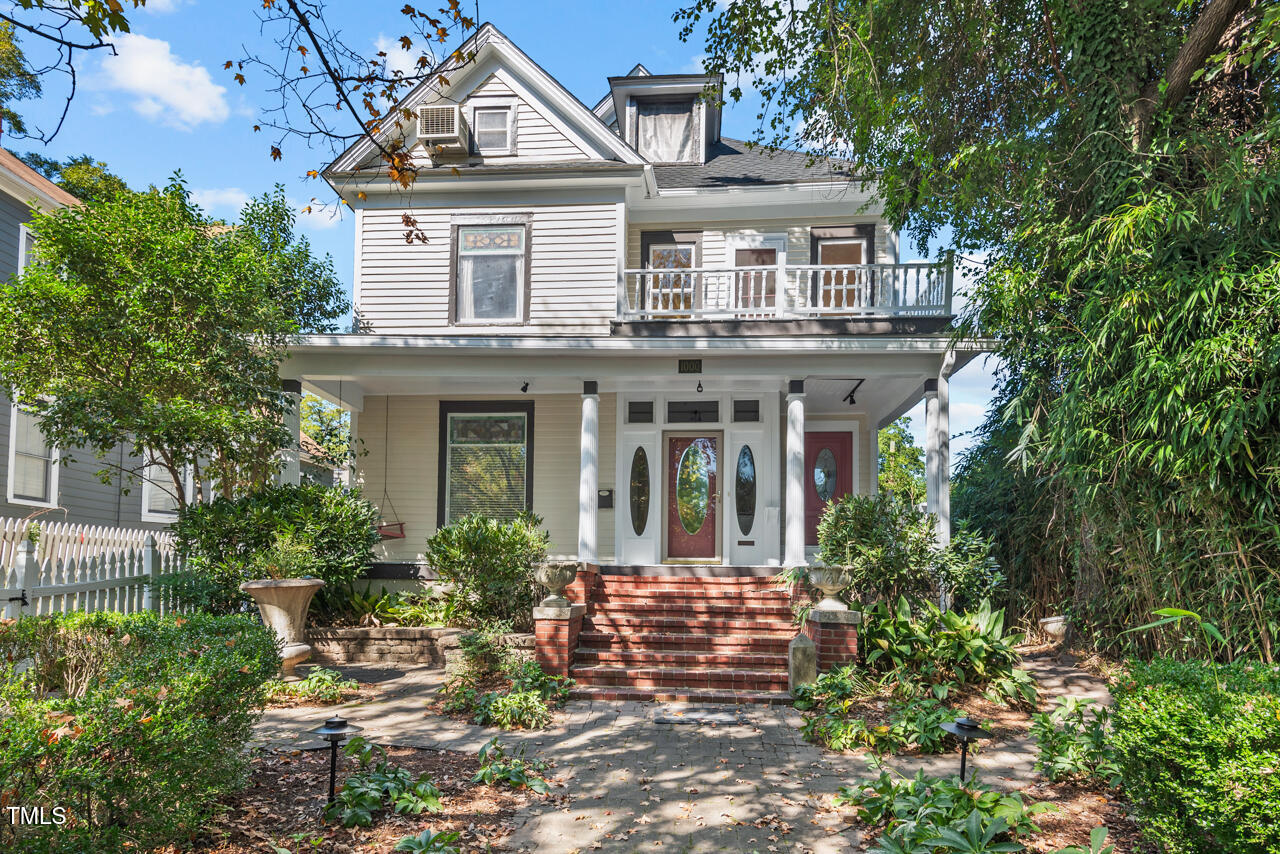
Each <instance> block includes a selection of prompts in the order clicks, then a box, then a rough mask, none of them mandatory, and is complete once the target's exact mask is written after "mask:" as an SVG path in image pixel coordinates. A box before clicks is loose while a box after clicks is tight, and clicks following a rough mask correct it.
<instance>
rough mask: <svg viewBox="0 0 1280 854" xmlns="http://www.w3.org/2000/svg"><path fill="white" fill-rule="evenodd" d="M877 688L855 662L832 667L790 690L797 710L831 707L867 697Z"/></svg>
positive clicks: (804, 710)
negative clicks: (814, 678) (808, 681)
mask: <svg viewBox="0 0 1280 854" xmlns="http://www.w3.org/2000/svg"><path fill="white" fill-rule="evenodd" d="M878 690H879V686H878V685H876V684H875V683H874V682H872V681H871V680H870V679H868V678H867V676H866V675H865V674H864V673H863V672H862V671H861V670H860V669H859V668H858V666H857V665H856V664H846V665H844V666H843V667H833V668H831V669H830V670H828V671H827V672H825V673H822V674H820V675H819V676H818V678H817V679H816V680H814V681H813V682H810V683H809V684H807V685H797V686H796V688H795V690H794V691H792V692H791V695H792V697H794V698H795V708H796V710H797V711H801V712H806V711H809V710H810V709H813V708H821V707H832V706H835V705H837V704H838V703H840V702H841V701H844V700H853V699H858V698H861V697H869V696H871V695H872V694H875V693H876V692H877V691H878Z"/></svg>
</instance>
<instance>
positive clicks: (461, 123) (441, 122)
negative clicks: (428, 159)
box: [418, 104, 471, 155]
mask: <svg viewBox="0 0 1280 854" xmlns="http://www.w3.org/2000/svg"><path fill="white" fill-rule="evenodd" d="M418 141H419V142H421V143H422V144H423V145H425V146H426V147H427V150H428V151H429V152H430V153H431V154H433V155H434V154H436V153H437V152H448V153H451V154H466V153H467V152H469V151H470V150H471V129H470V128H468V127H467V119H466V116H464V115H463V113H462V108H461V107H459V106H457V105H456V104H449V105H446V106H434V107H419V108H418Z"/></svg>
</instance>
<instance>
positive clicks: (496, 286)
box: [457, 225, 528, 323]
mask: <svg viewBox="0 0 1280 854" xmlns="http://www.w3.org/2000/svg"><path fill="white" fill-rule="evenodd" d="M525 232H526V229H525V226H524V225H492V226H465V227H460V228H459V229H458V289H457V318H458V321H459V322H460V323H468V322H470V323H477V322H495V321H496V322H519V321H521V320H523V313H524V301H525V288H526V287H527V284H528V283H527V275H528V270H526V269H525V241H526V240H527V235H526V233H525Z"/></svg>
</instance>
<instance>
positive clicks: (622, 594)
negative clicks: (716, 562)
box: [570, 567, 796, 704]
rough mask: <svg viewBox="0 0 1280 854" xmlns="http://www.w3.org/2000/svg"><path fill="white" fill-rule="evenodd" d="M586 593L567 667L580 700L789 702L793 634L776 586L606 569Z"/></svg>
mask: <svg viewBox="0 0 1280 854" xmlns="http://www.w3.org/2000/svg"><path fill="white" fill-rule="evenodd" d="M650 571H662V569H661V568H657V567H654V568H651V570H650ZM666 571H670V568H669V567H668V568H666ZM583 593H585V594H586V596H585V597H584V598H586V599H587V616H586V619H585V620H584V622H583V624H582V632H581V634H579V636H578V646H577V649H576V650H575V651H574V656H573V661H572V666H571V667H570V675H571V676H572V677H573V678H574V679H575V680H577V688H576V689H575V691H574V695H575V696H576V697H579V698H584V699H586V698H590V699H608V700H663V701H687V702H739V703H744V702H745V703H775V704H776V703H789V702H791V697H790V695H789V694H788V693H787V644H788V643H790V641H791V639H792V638H793V637H795V635H796V628H795V626H794V625H793V624H792V622H791V606H790V599H789V597H788V595H787V593H786V592H785V591H782V590H780V589H778V588H777V587H776V585H774V583H773V580H772V578H771V577H770V576H768V575H747V576H732V577H715V576H712V577H706V576H698V575H680V576H677V575H656V574H627V575H620V574H609V573H608V570H607V569H606V570H605V572H604V574H602V575H599V576H597V577H596V579H595V583H594V585H593V586H592V588H591V589H590V590H584V591H583Z"/></svg>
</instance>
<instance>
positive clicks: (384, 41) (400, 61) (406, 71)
mask: <svg viewBox="0 0 1280 854" xmlns="http://www.w3.org/2000/svg"><path fill="white" fill-rule="evenodd" d="M373 46H374V48H375V49H377V50H378V51H379V52H380V53H385V54H386V55H387V56H386V59H385V60H384V62H386V64H387V71H388V72H395V71H399V72H400V73H401V74H403V75H404V76H405V77H412V76H414V75H415V74H417V73H418V66H417V62H418V57H419V56H421V55H422V54H421V53H420V52H419V51H416V50H405V49H404V48H403V47H401V46H400V42H398V41H396V40H395V39H390V38H387V37H386V36H384V35H379V36H378V37H377V38H376V39H374V42H373Z"/></svg>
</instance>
